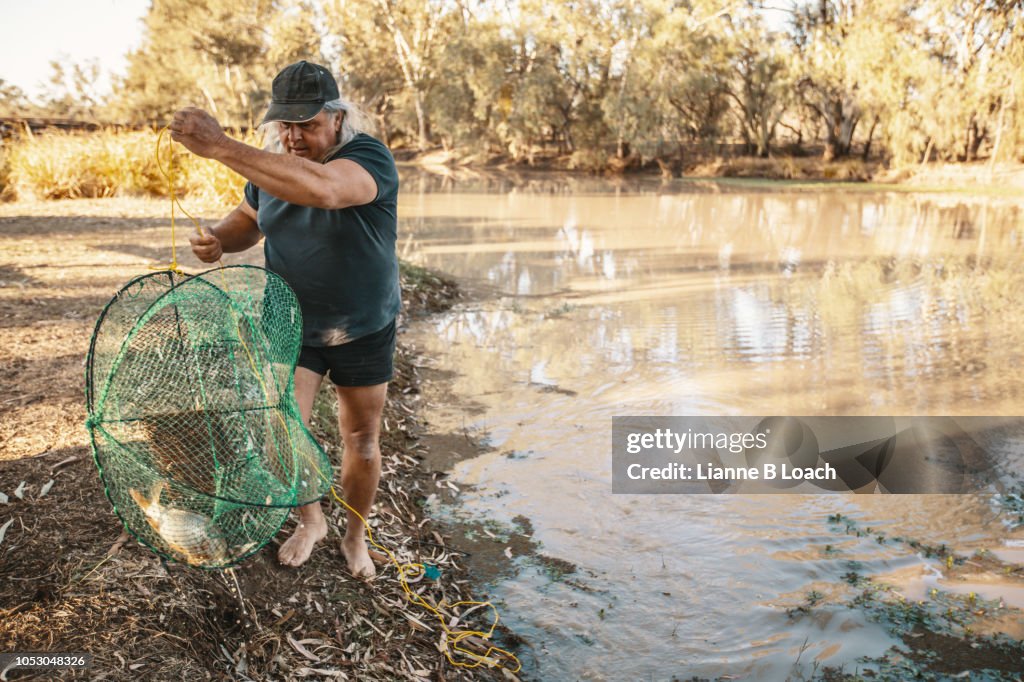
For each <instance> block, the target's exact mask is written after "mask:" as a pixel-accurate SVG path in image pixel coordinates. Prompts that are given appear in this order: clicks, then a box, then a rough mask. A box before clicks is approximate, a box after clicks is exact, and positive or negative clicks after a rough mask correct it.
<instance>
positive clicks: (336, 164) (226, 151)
mask: <svg viewBox="0 0 1024 682" xmlns="http://www.w3.org/2000/svg"><path fill="white" fill-rule="evenodd" d="M171 139H173V140H175V141H176V142H180V143H181V144H183V145H185V147H187V148H188V149H189V150H190V151H191V152H192V153H194V154H196V155H198V156H202V157H205V158H208V159H214V160H216V161H219V162H221V163H223V164H224V165H225V166H227V167H228V168H231V169H232V170H233V171H235V172H236V173H238V174H239V175H241V176H242V177H244V178H245V179H247V180H249V181H251V182H252V183H253V184H254V185H256V186H258V187H260V188H261V189H263V190H264V191H266V192H268V193H270V194H271V195H273V196H275V197H277V198H278V199H282V200H284V201H287V202H289V203H292V204H299V205H300V206H313V207H315V208H347V207H349V206H360V205H362V204H368V203H370V202H371V201H373V200H374V199H375V198H376V197H377V183H376V182H375V181H374V179H373V176H371V175H370V174H369V173H368V172H366V169H364V168H363V167H362V166H360V165H359V164H358V163H355V162H354V161H350V160H348V159H337V160H335V161H331V162H330V163H326V164H324V163H317V162H315V161H310V160H308V159H303V158H301V157H298V156H293V155H289V154H274V153H272V152H268V151H264V150H262V149H257V148H256V147H251V146H249V145H247V144H245V143H243V142H239V141H237V140H232V139H231V138H230V137H228V136H227V135H225V134H224V130H223V129H222V128H221V127H220V124H219V123H218V122H217V120H216V119H215V118H213V116H210V115H209V114H208V113H206V112H205V111H203V110H202V109H197V108H196V107H186V108H185V109H182V110H181V111H178V112H176V113H175V114H174V120H173V121H172V123H171Z"/></svg>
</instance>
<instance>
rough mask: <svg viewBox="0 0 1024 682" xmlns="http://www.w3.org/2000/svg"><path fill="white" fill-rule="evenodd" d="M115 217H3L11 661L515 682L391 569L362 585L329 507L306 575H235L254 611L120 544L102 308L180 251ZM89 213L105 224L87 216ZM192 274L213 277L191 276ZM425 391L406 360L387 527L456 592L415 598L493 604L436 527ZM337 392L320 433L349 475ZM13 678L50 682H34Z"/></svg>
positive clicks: (408, 276) (243, 675)
mask: <svg viewBox="0 0 1024 682" xmlns="http://www.w3.org/2000/svg"><path fill="white" fill-rule="evenodd" d="M100 204H105V202H97V201H81V202H63V203H61V204H57V203H54V204H41V205H37V206H32V205H25V204H16V205H13V204H9V205H7V206H3V207H0V209H2V210H0V248H2V249H3V250H4V252H5V253H6V254H7V255H8V257H9V259H10V260H9V262H8V264H7V265H5V266H4V267H2V268H0V317H2V318H3V319H4V320H6V322H5V324H4V325H0V341H3V343H2V344H0V345H2V348H0V379H3V382H4V387H5V389H6V392H5V394H4V395H3V396H0V492H3V493H4V494H5V495H6V496H7V497H8V498H9V499H8V500H7V502H6V504H4V503H0V526H2V525H3V524H4V523H6V521H7V520H11V521H12V523H11V525H10V526H9V527H7V528H6V532H5V534H4V535H5V537H4V538H3V540H2V542H0V623H3V625H2V627H0V651H8V652H11V651H22V652H28V651H40V652H59V651H64V652H88V653H91V654H93V656H94V659H93V664H92V668H91V669H90V670H88V671H82V672H75V673H71V672H69V671H64V674H62V675H61V677H62V678H65V679H93V680H100V679H106V680H126V681H127V680H131V681H136V680H166V679H172V678H173V679H189V680H209V679H240V680H241V679H249V680H284V679H289V680H290V679H301V678H306V677H308V678H311V679H350V680H402V679H404V680H449V681H451V680H466V679H483V680H494V679H503V676H502V674H501V673H500V672H499V671H496V670H490V669H476V670H474V671H463V670H461V669H458V668H455V667H453V666H452V665H451V664H450V663H449V662H448V661H447V660H446V659H445V657H444V655H443V654H442V653H441V651H440V649H439V645H440V644H441V642H442V640H443V638H444V634H443V632H442V628H440V627H439V623H438V621H437V619H436V618H434V617H432V616H431V615H430V614H429V613H426V612H424V611H423V610H422V609H419V608H417V607H415V606H413V605H412V604H410V602H409V601H408V599H407V598H406V595H405V593H404V591H403V590H402V588H401V585H400V583H399V581H398V579H397V571H396V569H395V567H394V566H393V565H391V564H390V562H389V561H387V560H384V561H382V562H380V563H378V570H379V572H380V574H379V576H378V577H377V578H376V579H375V580H374V581H373V582H372V583H369V584H367V583H365V582H363V581H361V580H357V579H355V578H353V577H352V576H351V575H349V573H348V571H347V569H346V564H345V561H344V558H343V557H342V555H341V552H340V549H339V546H338V545H339V540H340V537H341V533H342V532H344V523H345V522H344V520H343V517H344V512H343V510H342V509H341V507H340V505H337V504H330V505H329V509H328V510H327V513H328V515H329V516H330V517H331V521H330V522H329V525H330V526H331V531H330V534H329V535H328V539H327V541H326V542H324V543H322V545H321V546H320V547H319V548H318V550H317V551H316V552H314V554H313V556H312V558H311V559H310V561H309V562H308V563H307V564H306V565H304V566H303V567H301V568H300V569H287V568H284V567H282V566H280V565H279V564H278V562H277V560H276V557H275V554H276V550H277V545H276V541H275V543H272V544H271V545H268V546H267V547H266V548H264V549H263V550H261V551H260V552H258V553H257V554H256V555H255V556H253V557H252V558H250V559H248V560H247V561H246V562H245V563H244V564H243V565H242V566H241V567H239V568H237V569H235V573H236V575H237V577H238V581H239V583H240V585H241V591H240V595H239V594H238V593H236V592H234V591H233V586H234V582H233V580H231V579H230V577H229V576H228V575H226V574H224V573H221V572H213V571H202V570H197V569H192V568H188V567H184V566H180V565H176V564H170V565H166V566H165V565H163V564H162V563H161V562H160V560H159V559H158V558H157V557H156V556H155V555H154V554H153V553H152V552H150V551H149V550H147V549H146V548H144V547H142V546H141V545H139V544H138V543H136V542H135V541H134V540H130V539H128V537H127V535H126V534H124V533H122V528H121V524H120V522H119V521H118V519H117V518H116V516H115V515H114V514H113V512H112V510H111V507H110V504H109V502H108V501H107V500H106V499H105V497H104V492H103V487H102V485H101V483H100V481H99V477H98V476H97V474H96V469H95V466H94V465H93V463H92V461H91V460H92V457H91V454H90V451H89V447H88V444H87V441H86V433H85V429H84V426H83V421H84V418H85V414H84V404H83V400H82V381H83V377H82V358H83V356H84V354H85V352H86V350H87V347H88V339H89V330H90V329H91V326H92V322H93V320H94V319H95V315H96V313H97V312H98V311H99V309H100V308H101V307H102V305H103V303H104V302H105V301H106V300H107V299H108V298H109V296H110V295H111V294H112V293H113V292H114V291H115V290H116V289H117V287H118V286H119V285H120V284H122V283H123V282H124V281H125V279H126V278H127V277H128V276H130V275H131V274H132V273H137V272H139V271H140V270H143V269H144V268H145V267H147V265H148V263H149V258H151V257H158V256H159V255H162V251H163V248H162V247H161V248H156V247H152V248H150V247H145V246H142V244H146V243H157V240H158V239H160V238H163V237H165V233H166V220H164V219H160V218H154V217H151V216H153V215H154V212H155V213H156V215H159V211H160V208H157V207H156V205H155V204H154V203H153V202H149V203H148V204H146V205H143V204H142V202H137V201H136V200H132V201H125V202H117V203H116V204H115V203H113V202H111V204H110V206H123V207H124V208H123V213H118V211H116V210H113V209H111V208H106V207H105V205H104V206H101V205H100ZM62 211H71V212H73V213H75V214H76V215H73V216H71V217H62V216H61V215H60V213H61V212H62ZM89 212H94V213H96V215H95V216H90V215H84V216H83V215H81V214H83V213H84V214H88V213H89ZM4 213H6V214H8V215H3V214H4ZM33 213H38V215H32V214H33ZM249 255H253V256H254V255H258V254H249ZM183 265H184V266H185V267H187V268H190V269H194V268H196V265H197V264H196V263H195V262H194V261H193V260H192V259H191V258H190V257H188V259H187V260H186V261H185V262H184V263H183ZM451 295H452V289H451V284H450V283H448V282H445V281H443V280H441V279H440V278H437V277H435V276H433V275H431V274H430V273H427V272H424V271H421V270H418V269H408V270H407V272H405V273H404V277H403V300H404V310H405V311H406V314H416V312H417V311H427V310H431V309H438V308H443V307H444V306H445V305H446V304H447V302H448V301H450V300H451ZM401 338H402V337H401V336H399V340H400V342H401ZM419 386H420V379H419V374H418V370H417V368H416V365H415V363H414V358H413V357H412V356H410V355H409V354H408V353H407V352H406V351H405V350H403V349H402V347H401V346H400V350H399V353H398V356H397V358H396V378H395V380H394V381H393V382H392V384H391V386H390V390H389V395H388V402H387V405H386V409H385V423H386V425H387V426H386V429H385V433H386V435H385V436H384V438H383V441H382V450H383V453H384V458H383V467H382V468H383V473H382V478H381V486H380V493H379V496H378V499H377V504H376V505H375V507H374V511H373V513H372V514H371V517H370V524H371V526H372V528H373V530H374V535H375V537H376V538H377V540H378V541H379V542H380V543H381V544H383V545H384V546H386V547H388V548H389V549H390V550H391V551H393V552H394V553H395V554H397V555H398V557H399V559H400V560H401V561H411V562H426V563H430V564H434V565H436V566H438V567H439V568H440V571H441V577H440V579H438V580H436V581H435V580H428V579H423V580H421V581H420V582H417V583H415V584H413V585H412V588H413V589H414V590H416V591H422V593H423V596H424V598H428V599H432V600H434V601H438V602H439V601H440V600H442V599H446V600H447V602H448V603H452V602H455V601H458V600H460V599H480V598H485V597H484V595H482V594H480V593H479V592H477V591H475V590H474V589H473V588H472V587H471V586H470V584H469V582H468V577H469V576H468V575H467V572H466V569H465V567H464V566H465V558H464V557H463V555H462V554H461V553H460V551H458V550H455V549H452V547H451V540H450V538H449V537H446V536H445V529H444V527H443V526H441V525H440V524H438V523H436V522H435V521H434V520H433V519H430V518H428V517H426V516H425V515H424V513H423V509H422V506H421V503H422V500H423V499H424V498H425V497H426V496H427V494H428V493H431V492H434V491H436V490H437V489H438V486H439V485H443V481H441V480H440V479H441V478H443V475H442V474H433V473H428V472H427V471H426V470H425V469H424V468H423V467H422V466H421V464H420V460H421V458H422V457H423V456H424V446H423V445H422V444H421V442H420V441H421V439H420V437H419V426H418V423H417V419H416V414H417V411H418V409H417V408H418V405H419V402H420V400H421V399H420V398H419V390H420V389H419ZM325 393H326V394H325V395H324V396H323V399H322V400H321V401H320V402H319V404H318V410H317V414H316V416H315V417H314V421H313V432H314V435H315V436H316V437H317V438H318V440H321V441H323V442H325V443H327V444H329V445H330V454H331V456H332V459H333V460H334V461H335V463H337V461H338V457H339V455H340V452H339V450H338V447H337V442H338V439H337V432H336V425H335V424H336V422H335V420H334V418H333V413H334V406H333V404H332V400H333V398H332V397H331V396H330V393H329V392H325ZM51 481H52V483H51ZM19 491H20V494H18V493H19ZM290 530H291V525H290V524H289V528H286V529H285V531H284V532H283V533H282V534H281V538H282V539H283V538H284V537H287V535H286V534H287V533H288V532H290ZM444 610H445V611H446V612H447V615H448V616H449V617H455V616H456V610H454V609H444ZM459 611H461V615H462V616H464V617H465V616H466V612H465V610H464V609H459ZM486 616H487V612H486V611H477V612H475V613H474V614H473V615H472V616H471V617H470V622H467V623H463V624H462V625H460V627H467V626H468V627H480V628H482V629H486V627H487V626H488V625H489V623H488V621H487V620H486ZM509 638H511V635H508V636H506V638H505V642H508V641H509ZM464 645H465V646H467V647H473V646H475V644H474V643H473V642H472V641H467V642H464ZM477 651H479V652H481V653H482V652H483V649H479V648H478V649H477ZM7 679H53V676H52V674H51V673H50V672H45V671H39V672H35V673H33V672H31V671H25V670H18V671H10V672H9V673H8V674H7Z"/></svg>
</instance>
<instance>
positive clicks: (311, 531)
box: [277, 367, 327, 566]
mask: <svg viewBox="0 0 1024 682" xmlns="http://www.w3.org/2000/svg"><path fill="white" fill-rule="evenodd" d="M322 380H323V376H321V375H319V374H317V373H316V372H313V371H311V370H308V369H306V368H305V367H296V368H295V400H296V402H298V404H299V412H300V413H301V414H302V423H303V424H305V425H306V428H307V429H308V428H309V418H310V415H311V414H312V413H313V402H314V401H315V400H316V392H317V391H318V390H320V382H321V381H322ZM326 535H327V520H326V519H324V512H323V509H321V508H320V502H312V503H310V504H307V505H306V506H304V507H299V525H298V527H296V529H295V532H294V533H293V534H292V536H291V537H290V538H288V539H287V540H285V543H284V544H283V545H281V548H280V549H279V550H278V551H277V560H278V561H280V562H281V563H282V564H284V565H286V566H300V565H302V564H304V563H305V562H306V560H307V559H309V555H310V554H312V552H313V546H314V545H316V543H318V542H320V541H321V540H323V539H324V537H325V536H326Z"/></svg>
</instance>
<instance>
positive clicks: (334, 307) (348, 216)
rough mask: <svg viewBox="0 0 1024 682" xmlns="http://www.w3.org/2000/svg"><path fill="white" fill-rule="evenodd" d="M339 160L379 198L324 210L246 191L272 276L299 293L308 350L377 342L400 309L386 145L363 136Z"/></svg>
mask: <svg viewBox="0 0 1024 682" xmlns="http://www.w3.org/2000/svg"><path fill="white" fill-rule="evenodd" d="M335 159H351V160H352V161H355V162H356V163H358V164H359V165H360V166H362V167H363V168H365V169H366V171H367V172H368V173H369V174H370V175H371V176H372V177H373V179H374V181H375V182H376V183H377V198H376V199H374V200H373V201H372V202H370V203H369V204H364V205H362V206H350V207H349V208H342V209H323V208H313V207H311V206H299V205H298V204H291V203H288V202H287V201H282V200H281V199H278V198H277V197H275V196H272V195H271V194H268V193H267V192H266V191H264V190H262V189H260V188H259V187H257V186H255V185H253V184H252V183H251V182H249V183H246V185H245V199H246V201H248V202H249V205H250V206H252V207H253V208H254V209H255V210H256V218H257V224H258V225H259V229H260V231H261V232H262V233H263V236H264V237H265V242H264V247H263V250H264V254H265V255H266V265H267V269H268V270H270V271H272V272H276V273H277V274H279V275H280V276H281V277H283V278H284V280H285V281H286V282H288V284H289V285H290V286H291V287H292V289H294V290H295V294H296V296H297V297H298V299H299V305H300V306H301V308H302V322H303V324H302V343H303V345H307V346H337V345H340V344H343V343H347V342H349V341H353V340H355V339H358V338H359V337H361V336H366V335H367V334H372V333H373V332H375V331H378V330H380V329H383V328H384V327H386V326H387V325H388V324H390V323H391V320H393V319H394V318H395V316H396V315H397V314H398V309H399V307H400V306H401V296H400V292H399V287H398V256H397V255H396V253H395V240H396V238H397V232H398V221H397V205H398V170H397V169H396V168H395V160H394V158H393V157H392V156H391V152H390V151H388V148H387V147H386V146H385V145H384V143H382V142H381V141H379V140H377V139H375V138H373V137H370V136H369V135H365V134H363V133H360V134H358V135H356V136H355V137H354V138H352V140H350V141H349V142H348V143H347V144H346V145H345V146H344V147H342V148H341V149H340V150H338V152H337V153H335V154H334V156H332V157H331V158H330V159H328V160H329V161H334V160H335Z"/></svg>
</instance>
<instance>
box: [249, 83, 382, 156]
mask: <svg viewBox="0 0 1024 682" xmlns="http://www.w3.org/2000/svg"><path fill="white" fill-rule="evenodd" d="M323 111H326V112H327V114H328V115H330V116H335V117H337V116H342V117H343V118H342V119H341V130H339V131H338V141H337V144H335V145H334V146H332V147H331V148H330V149H328V150H327V152H325V153H324V159H329V158H331V156H333V155H334V154H335V153H336V152H337V151H338V150H339V149H341V148H342V147H344V146H345V145H346V144H348V143H349V141H350V140H351V139H352V138H353V137H355V136H356V135H358V134H359V133H369V132H372V131H373V123H372V121H371V120H370V117H369V116H367V114H366V112H365V111H363V108H362V107H360V106H359V105H358V104H355V103H354V102H350V101H348V100H346V99H343V98H338V99H332V100H331V101H329V102H325V103H324V108H323ZM275 123H277V121H270V122H268V123H264V124H263V125H261V126H260V132H261V133H263V139H264V143H263V148H264V149H265V150H267V151H268V152H274V153H276V154H283V153H284V151H285V150H284V145H283V144H281V138H280V137H279V136H278V134H277V127H276V126H275V125H274V124H275Z"/></svg>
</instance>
